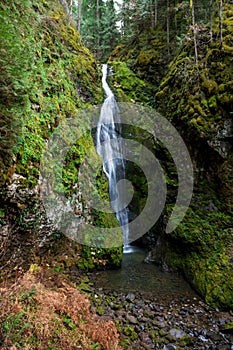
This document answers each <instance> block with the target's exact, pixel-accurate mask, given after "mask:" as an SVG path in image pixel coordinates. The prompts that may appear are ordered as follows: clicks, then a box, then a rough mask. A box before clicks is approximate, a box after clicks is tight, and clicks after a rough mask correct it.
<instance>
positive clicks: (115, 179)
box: [96, 64, 129, 247]
mask: <svg viewBox="0 0 233 350" xmlns="http://www.w3.org/2000/svg"><path fill="white" fill-rule="evenodd" d="M107 72H108V66H107V64H104V65H103V66H102V73H103V76H102V86H103V89H104V92H105V94H106V98H105V100H104V103H103V105H102V108H101V112H100V118H99V122H98V126H97V132H96V150H97V153H98V154H99V155H100V156H101V157H102V159H103V170H104V173H105V174H106V176H107V179H108V186H109V196H110V200H111V206H112V209H113V211H114V212H115V213H116V217H117V220H118V221H119V223H120V226H121V228H122V231H123V238H124V247H127V246H128V244H129V232H128V210H127V208H126V207H125V198H124V188H122V186H123V185H122V184H123V181H122V180H123V179H124V177H125V162H124V159H123V158H122V143H121V134H120V131H121V127H120V113H119V108H118V106H117V103H116V101H115V98H114V95H113V93H112V91H111V89H110V87H109V85H108V83H107V81H106V79H107Z"/></svg>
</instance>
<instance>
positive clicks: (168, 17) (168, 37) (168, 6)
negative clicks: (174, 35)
mask: <svg viewBox="0 0 233 350" xmlns="http://www.w3.org/2000/svg"><path fill="white" fill-rule="evenodd" d="M167 54H168V56H170V1H169V0H167Z"/></svg>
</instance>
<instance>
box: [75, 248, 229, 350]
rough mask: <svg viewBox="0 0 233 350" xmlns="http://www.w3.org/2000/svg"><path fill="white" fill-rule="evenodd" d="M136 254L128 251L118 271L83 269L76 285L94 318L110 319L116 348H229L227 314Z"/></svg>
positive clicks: (171, 275) (136, 349)
mask: <svg viewBox="0 0 233 350" xmlns="http://www.w3.org/2000/svg"><path fill="white" fill-rule="evenodd" d="M141 258H142V253H141V252H139V253H137V254H136V255H135V254H134V255H131V256H130V255H128V256H127V257H124V259H125V260H124V259H123V266H122V269H120V270H116V271H101V272H94V273H89V274H88V276H86V277H84V278H82V280H81V281H79V282H78V283H77V284H78V286H79V289H81V290H83V291H84V292H85V293H88V294H89V297H90V299H91V300H92V308H93V309H94V310H95V312H96V313H97V314H98V315H99V317H101V318H103V319H105V320H114V321H115V323H116V325H117V328H118V331H119V333H120V344H121V346H122V347H123V348H124V349H135V350H139V349H163V350H171V349H193V350H195V349H212V350H214V349H216V350H217V349H219V350H233V315H232V314H230V313H228V312H222V311H220V310H218V309H213V308H211V307H209V306H208V305H206V304H205V303H204V302H203V300H201V298H200V297H199V296H198V295H197V294H196V293H195V292H194V291H193V290H192V289H191V288H190V287H189V286H188V284H187V283H186V282H185V281H184V280H183V279H182V278H181V277H180V276H178V275H175V274H171V273H163V272H161V271H159V269H157V268H156V266H154V265H148V264H145V263H143V260H142V259H141ZM156 281H157V284H156Z"/></svg>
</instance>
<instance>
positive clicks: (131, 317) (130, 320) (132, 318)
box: [126, 315, 138, 324]
mask: <svg viewBox="0 0 233 350" xmlns="http://www.w3.org/2000/svg"><path fill="white" fill-rule="evenodd" d="M126 318H127V320H128V321H129V322H130V323H132V324H137V323H138V320H137V319H136V317H134V316H131V315H127V316H126Z"/></svg>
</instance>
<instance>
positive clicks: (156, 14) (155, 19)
mask: <svg viewBox="0 0 233 350" xmlns="http://www.w3.org/2000/svg"><path fill="white" fill-rule="evenodd" d="M153 7H154V25H153V27H154V28H156V26H157V21H158V0H154V6H153Z"/></svg>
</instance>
